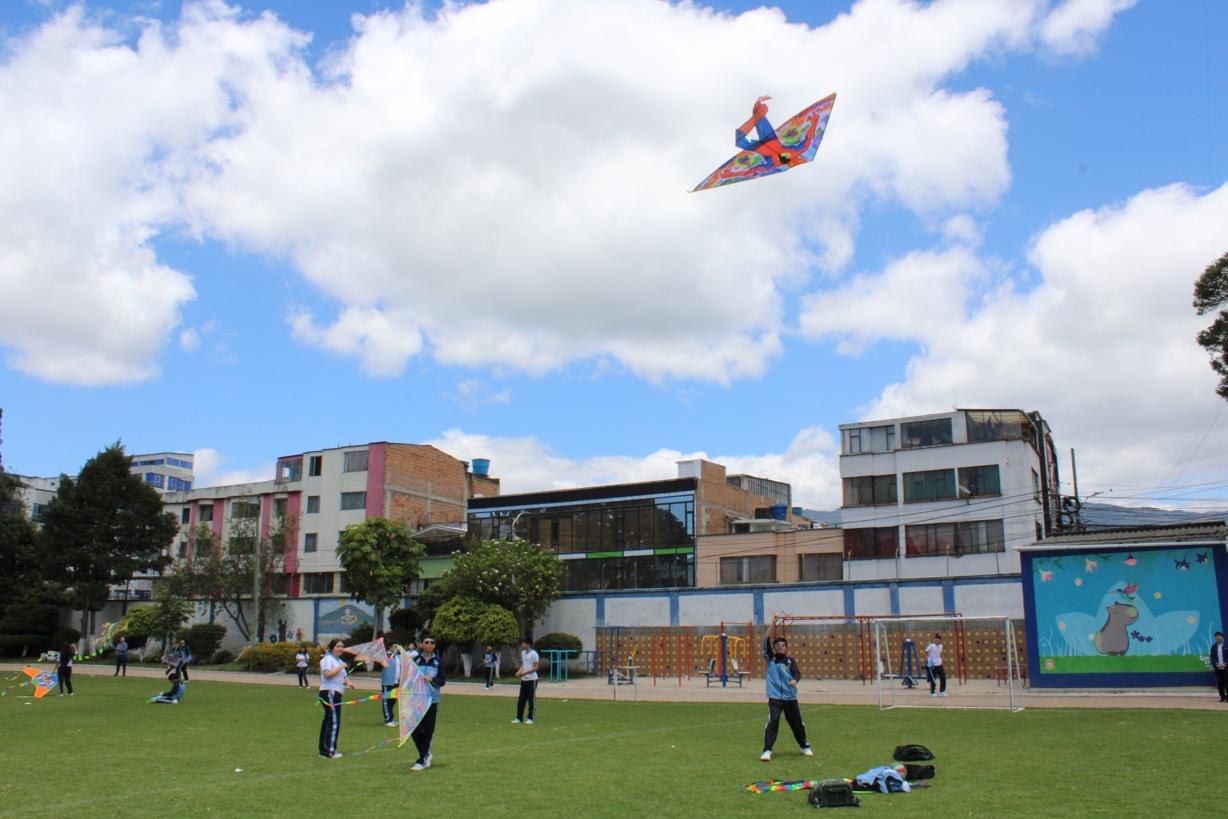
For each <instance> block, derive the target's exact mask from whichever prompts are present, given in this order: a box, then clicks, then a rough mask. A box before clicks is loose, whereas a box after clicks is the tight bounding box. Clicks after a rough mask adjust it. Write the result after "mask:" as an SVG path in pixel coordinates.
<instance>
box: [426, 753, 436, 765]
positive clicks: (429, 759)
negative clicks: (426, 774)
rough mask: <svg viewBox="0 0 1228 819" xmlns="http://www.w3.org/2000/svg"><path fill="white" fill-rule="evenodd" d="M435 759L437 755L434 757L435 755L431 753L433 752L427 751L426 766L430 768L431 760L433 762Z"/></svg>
mask: <svg viewBox="0 0 1228 819" xmlns="http://www.w3.org/2000/svg"><path fill="white" fill-rule="evenodd" d="M434 759H435V757H433V756H432V755H431V754H430V753H429V752H428V753H427V755H426V760H425V762H426V767H428V768H429V767H431V762H432V761H434Z"/></svg>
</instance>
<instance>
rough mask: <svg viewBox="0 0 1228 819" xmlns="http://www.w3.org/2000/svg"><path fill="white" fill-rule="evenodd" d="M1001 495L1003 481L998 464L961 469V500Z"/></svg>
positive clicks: (963, 467)
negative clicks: (999, 475)
mask: <svg viewBox="0 0 1228 819" xmlns="http://www.w3.org/2000/svg"><path fill="white" fill-rule="evenodd" d="M1033 474H1035V473H1033ZM1001 494H1002V481H1001V479H1000V478H999V477H998V465H997V464H993V465H991V466H962V467H960V469H959V496H960V497H961V498H979V497H983V496H985V495H1001Z"/></svg>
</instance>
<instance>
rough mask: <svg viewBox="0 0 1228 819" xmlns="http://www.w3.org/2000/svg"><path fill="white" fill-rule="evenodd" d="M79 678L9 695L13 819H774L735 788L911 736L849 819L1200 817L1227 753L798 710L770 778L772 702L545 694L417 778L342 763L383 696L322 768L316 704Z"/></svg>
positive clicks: (462, 710) (403, 766) (6, 805)
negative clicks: (801, 734) (32, 694)
mask: <svg viewBox="0 0 1228 819" xmlns="http://www.w3.org/2000/svg"><path fill="white" fill-rule="evenodd" d="M74 682H75V683H76V688H77V695H76V696H75V697H71V698H67V697H64V698H56V697H54V696H52V697H49V698H45V699H44V700H41V701H39V702H32V701H31V700H30V699H28V698H22V697H19V696H16V694H17V693H18V692H16V691H12V690H10V692H9V695H8V696H6V697H4V698H2V699H0V731H2V733H3V737H4V742H3V743H2V744H0V760H2V761H3V762H4V769H5V770H6V771H8V774H7V775H6V776H5V778H4V784H3V785H2V786H0V811H2V812H3V813H4V814H5V815H9V816H41V815H48V816H50V815H57V816H65V815H71V816H108V817H128V816H199V815H216V816H295V817H318V816H324V815H337V816H349V815H351V814H356V815H359V816H370V815H373V814H374V815H380V814H381V813H382V812H384V811H396V812H397V815H411V816H432V815H433V816H440V817H452V816H457V815H459V814H462V813H463V814H469V815H472V816H481V817H497V816H524V815H526V814H529V815H535V816H575V817H580V816H584V815H588V816H628V815H634V816H645V817H654V816H677V817H694V816H758V815H764V816H766V815H780V814H781V813H782V812H804V811H809V810H810V808H809V807H808V806H807V805H806V798H805V795H804V794H801V793H769V794H762V795H753V794H749V793H746V792H744V790H743V787H744V786H745V785H746V784H747V783H750V782H753V781H756V780H762V779H816V778H826V777H836V776H851V775H853V774H855V773H859V772H861V771H863V770H866V769H868V768H870V767H873V766H875V765H879V764H885V763H888V762H889V761H890V758H891V752H892V750H893V749H894V748H895V746H896V745H899V744H904V743H921V744H924V745H926V746H928V747H929V748H930V749H931V750H932V751H933V752H934V753H935V755H936V757H937V758H936V760H935V762H934V763H933V764H934V765H935V766H936V769H937V776H936V778H935V779H934V780H932V787H930V788H928V789H925V790H918V791H915V792H913V793H911V794H896V795H891V796H887V795H883V794H864V795H862V807H861V809H860V811H859V814H854V815H862V814H864V815H896V816H920V815H922V814H929V815H934V816H990V815H997V816H1003V817H1005V816H1119V817H1120V816H1165V817H1169V816H1207V815H1211V814H1213V813H1215V811H1213V810H1210V809H1209V808H1208V805H1210V804H1213V802H1214V799H1215V794H1216V793H1217V789H1218V785H1216V775H1215V774H1214V772H1215V771H1218V770H1219V769H1220V767H1221V766H1222V762H1223V758H1224V752H1225V749H1226V748H1228V740H1225V734H1226V733H1228V713H1226V714H1217V713H1206V712H1194V711H1144V710H1130V711H1125V710H1123V711H1112V710H1095V711H1093V710H1086V711H1084V710H1073V709H1072V710H1029V711H1025V712H1023V713H1020V714H1007V713H1005V712H983V711H978V712H969V711H957V710H932V711H931V710H897V711H890V712H879V711H877V710H875V709H872V708H866V707H856V706H804V707H803V714H804V717H805V720H806V725H807V728H808V730H809V732H810V736H811V741H812V743H813V745H814V748H815V751H816V756H815V758H814V759H806V758H804V757H802V756H801V755H800V754H798V752H797V747H796V745H795V743H794V742H793V739H792V736H791V735H790V733H789V731H788V729H787V727H786V726H784V725H783V723H782V725H781V737H780V739H779V740H778V741H777V744H776V752H777V756H776V760H775V761H773V762H771V763H767V764H765V763H763V762H760V761H759V759H758V754H759V752H760V750H761V748H760V744H761V741H762V729H763V722H764V719H765V715H766V706H764V705H747V704H719V703H703V704H697V703H653V702H639V703H633V702H618V703H614V702H603V701H592V700H551V699H542V700H540V701H539V709H538V717H539V721H538V723H537V724H536V725H512V724H510V719H511V718H512V716H514V707H515V703H514V700H512V699H509V698H507V697H497V696H463V695H457V694H452V695H451V696H449V694H450V693H451V692H453V691H455V690H456V689H458V688H461V685H462V684H454V685H452V686H449V687H448V688H445V689H444V698H443V703H442V705H441V710H440V714H439V728H438V732H437V733H436V736H435V748H434V756H435V764H434V766H433V767H432V768H431V769H430V770H428V771H425V772H422V773H411V772H410V771H409V767H410V765H411V764H412V763H413V761H414V757H415V753H414V751H413V749H412V743H411V744H407V745H406V746H405V747H404V748H401V749H399V750H396V749H386V750H377V751H373V752H371V753H368V754H365V755H361V756H350V755H349V754H350V752H353V751H356V750H360V749H363V748H367V747H369V746H372V745H374V744H375V743H377V742H378V741H379V740H382V739H385V738H387V737H390V736H392V735H394V729H392V728H385V727H383V726H382V724H380V723H381V717H380V711H379V704H378V703H375V702H371V703H363V704H361V705H351V706H346V708H345V712H344V717H343V722H342V729H341V738H340V743H339V748H340V750H341V751H342V752H343V753H346V754H347V756H345V757H344V758H342V759H336V760H325V759H322V758H320V757H319V756H317V753H316V741H317V737H318V732H319V724H320V707H319V706H318V705H317V704H316V702H315V691H314V689H309V690H304V689H297V688H288V687H282V686H265V685H242V684H232V683H214V682H192V683H190V684H189V688H188V692H187V695H186V697H185V698H184V701H183V702H182V703H181V704H179V705H149V704H146V703H145V700H146V699H147V698H148V697H150V696H151V695H153V694H155V693H157V692H158V690H159V688H160V687H161V686H160V682H161V681H159V680H152V679H137V678H126V679H113V678H110V677H101V678H100V677H80V678H78V679H77V680H75V681H74ZM28 691H29V689H23V690H22V693H24V692H28ZM236 769H241V771H236Z"/></svg>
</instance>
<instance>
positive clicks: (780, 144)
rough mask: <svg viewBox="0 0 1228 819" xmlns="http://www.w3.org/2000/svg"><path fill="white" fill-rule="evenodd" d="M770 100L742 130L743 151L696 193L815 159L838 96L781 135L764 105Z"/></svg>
mask: <svg viewBox="0 0 1228 819" xmlns="http://www.w3.org/2000/svg"><path fill="white" fill-rule="evenodd" d="M770 99H771V97H760V98H759V99H757V100H756V101H755V107H754V109H753V110H752V112H751V116H750V119H748V120H747V121H746V122H744V123H742V125H740V126H739V127H738V129H737V131H736V133H737V136H736V137H735V138H734V142H735V143H736V144H737V146H738V147H739V148H741V149H742V151H741V152H740V153H738V154H736V155H735V156H734V157H733V158H732V159H730V160H729V161H728V162H726V163H725V164H724V165H721V166H720V167H719V168H717V169H716V170H715V171H713V172H712V173H711V174H709V175H708V177H707V178H706V179H704V181H702V182H700V183H699V184H698V185H696V186H695V188H694V190H692V191H691V192H692V193H694V192H695V191H706V190H708V189H709V188H719V187H720V186H721V185H732V184H733V183H734V182H745V181H746V180H747V179H758V178H759V177H761V176H770V175H772V174H774V173H780V172H781V171H787V170H789V169H790V168H792V167H795V166H797V165H802V164H804V163H806V162H809V161H810V160H812V159H814V155H815V152H817V151H818V150H819V143H820V142H821V141H822V140H823V132H824V131H826V130H827V119H828V117H830V116H831V109H832V106H833V105H835V104H836V95H835V94H832V95H831V96H829V97H824V98H823V99H821V100H819V101H818V102H816V103H815V104H814V105H811V106H810V107H809V108H806V109H804V110H802V111H801V113H799V114H798V115H797V116H795V117H793V118H792V119H790V120H789V121H788V122H786V123H785V124H784V125H782V126H781V127H780V130H779V131H777V130H776V129H774V128H772V124H771V123H770V122H768V119H767V105H765V104H764V102H765V101H766V100H770ZM751 128H754V129H755V133H756V136H757V137H758V138H757V139H756V140H755V141H754V142H752V141H751V140H750V139H749V134H750V129H751Z"/></svg>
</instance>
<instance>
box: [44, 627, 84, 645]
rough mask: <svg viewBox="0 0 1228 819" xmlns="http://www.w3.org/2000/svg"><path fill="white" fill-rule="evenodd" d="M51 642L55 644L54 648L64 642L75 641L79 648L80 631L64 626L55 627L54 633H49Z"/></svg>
mask: <svg viewBox="0 0 1228 819" xmlns="http://www.w3.org/2000/svg"><path fill="white" fill-rule="evenodd" d="M51 642H52V643H54V644H55V647H56V648H59V647H60V646H62V645H64V643H75V644H76V645H77V647H78V648H80V647H81V632H79V631H77V630H76V629H75V628H70V627H68V626H65V627H64V628H61V629H57V630H56V632H55V634H52V635H51Z"/></svg>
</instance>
